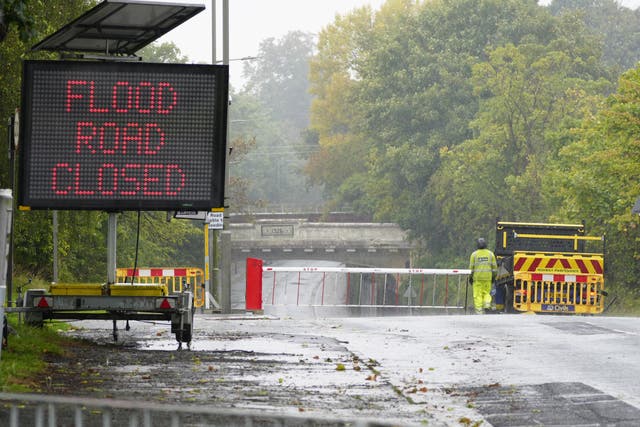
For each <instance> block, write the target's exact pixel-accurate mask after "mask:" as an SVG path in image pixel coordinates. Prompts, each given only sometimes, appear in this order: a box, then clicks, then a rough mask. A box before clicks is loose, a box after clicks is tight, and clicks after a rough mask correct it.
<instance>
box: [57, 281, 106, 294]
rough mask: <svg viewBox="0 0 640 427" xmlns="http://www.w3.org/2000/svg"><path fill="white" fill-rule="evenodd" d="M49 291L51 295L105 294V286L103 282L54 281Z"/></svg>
mask: <svg viewBox="0 0 640 427" xmlns="http://www.w3.org/2000/svg"><path fill="white" fill-rule="evenodd" d="M49 292H51V295H78V296H89V295H104V293H105V288H104V285H103V284H101V283H52V284H51V285H50V286H49Z"/></svg>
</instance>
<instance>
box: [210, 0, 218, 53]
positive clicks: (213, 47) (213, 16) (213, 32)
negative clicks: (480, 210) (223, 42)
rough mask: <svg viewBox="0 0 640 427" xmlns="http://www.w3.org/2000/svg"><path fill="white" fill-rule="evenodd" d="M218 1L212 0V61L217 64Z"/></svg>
mask: <svg viewBox="0 0 640 427" xmlns="http://www.w3.org/2000/svg"><path fill="white" fill-rule="evenodd" d="M216 1H218V0H211V63H212V64H215V63H216V61H217V59H218V58H217V53H216V44H217V43H218V41H217V39H216V32H217V31H216Z"/></svg>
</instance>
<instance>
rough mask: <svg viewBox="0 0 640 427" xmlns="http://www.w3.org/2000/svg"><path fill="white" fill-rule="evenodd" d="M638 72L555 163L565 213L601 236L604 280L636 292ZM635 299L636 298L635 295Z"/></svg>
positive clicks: (639, 251) (639, 267) (623, 81)
mask: <svg viewBox="0 0 640 427" xmlns="http://www.w3.org/2000/svg"><path fill="white" fill-rule="evenodd" d="M639 88H640V68H635V69H631V70H629V71H627V72H626V73H624V74H623V75H622V76H621V77H620V80H619V83H618V90H617V92H616V93H615V94H613V95H611V96H610V97H609V98H608V99H607V101H606V103H602V104H600V107H601V108H600V109H599V110H598V111H596V112H594V113H593V114H591V115H589V116H587V117H586V118H585V120H584V121H583V123H582V125H581V126H580V127H579V128H577V129H576V131H575V133H576V138H575V141H574V142H572V143H571V144H567V146H566V147H564V148H563V149H562V150H561V151H560V155H559V158H558V161H557V162H556V163H555V167H556V168H557V172H556V173H555V174H554V175H553V179H555V180H557V182H558V184H559V185H558V186H557V191H558V192H559V193H560V195H559V197H561V198H562V199H563V201H564V203H563V205H562V207H563V212H564V214H565V215H566V216H567V217H568V218H571V219H574V220H585V222H586V224H587V226H588V228H589V230H590V231H591V232H592V233H593V234H606V236H607V253H606V257H605V261H606V265H607V279H608V281H609V285H613V286H614V289H616V288H617V289H618V290H620V289H625V288H627V289H629V288H630V289H636V290H637V289H638V282H637V278H638V276H639V274H640V264H639V263H638V261H639V260H640V227H639V226H638V225H639V224H638V222H639V221H638V217H637V216H633V215H632V214H631V207H632V206H633V205H634V203H635V201H636V199H637V197H638V196H640V191H639V190H638V185H637V183H638V180H639V179H640V150H638V148H639V147H638V137H637V135H638V133H639V132H640V124H639V122H638V111H640V90H639ZM636 297H637V294H636Z"/></svg>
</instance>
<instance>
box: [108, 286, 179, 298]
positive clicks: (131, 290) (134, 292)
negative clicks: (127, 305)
mask: <svg viewBox="0 0 640 427" xmlns="http://www.w3.org/2000/svg"><path fill="white" fill-rule="evenodd" d="M109 295H111V296H128V297H133V296H144V297H154V296H155V297H163V296H166V295H169V290H168V288H167V285H163V284H153V283H151V284H146V285H145V284H139V283H135V284H133V285H132V284H131V283H113V284H112V285H109Z"/></svg>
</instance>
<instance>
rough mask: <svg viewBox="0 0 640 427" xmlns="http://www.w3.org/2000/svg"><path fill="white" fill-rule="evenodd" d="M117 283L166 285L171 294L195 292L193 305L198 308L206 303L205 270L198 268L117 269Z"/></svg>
mask: <svg viewBox="0 0 640 427" xmlns="http://www.w3.org/2000/svg"><path fill="white" fill-rule="evenodd" d="M116 281H117V282H118V283H132V282H133V283H156V284H165V285H167V287H168V288H169V292H171V293H177V292H182V291H183V290H188V291H191V292H193V305H194V306H196V307H202V306H204V303H205V298H206V290H205V286H204V270H203V269H201V268H197V267H173V268H172V267H166V268H165V267H162V268H137V269H136V270H135V271H134V270H133V268H117V269H116ZM184 288H186V289H184Z"/></svg>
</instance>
